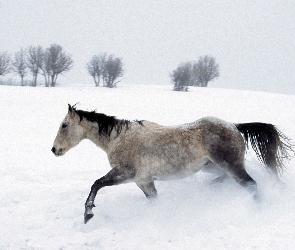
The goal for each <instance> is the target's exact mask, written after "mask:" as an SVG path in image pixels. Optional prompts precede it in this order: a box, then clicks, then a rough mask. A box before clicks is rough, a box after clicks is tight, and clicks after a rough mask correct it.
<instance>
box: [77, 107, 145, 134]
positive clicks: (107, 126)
mask: <svg viewBox="0 0 295 250" xmlns="http://www.w3.org/2000/svg"><path fill="white" fill-rule="evenodd" d="M72 108H73V110H74V111H75V112H76V113H77V114H78V115H79V117H80V120H81V121H82V120H83V119H86V120H88V121H90V122H96V123H97V124H98V134H99V135H100V136H110V134H111V133H112V131H113V129H115V130H116V132H117V133H118V134H120V133H121V131H122V128H124V127H125V128H126V129H128V128H129V125H130V123H131V122H130V121H129V120H121V119H117V118H116V117H115V116H108V115H105V114H102V113H96V112H95V111H90V112H89V111H84V110H78V109H76V108H75V107H72ZM140 123H141V122H140Z"/></svg>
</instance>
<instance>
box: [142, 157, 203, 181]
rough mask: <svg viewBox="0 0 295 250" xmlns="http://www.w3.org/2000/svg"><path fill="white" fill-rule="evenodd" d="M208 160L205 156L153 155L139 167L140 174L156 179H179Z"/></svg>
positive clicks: (195, 170) (190, 173) (191, 172)
mask: <svg viewBox="0 0 295 250" xmlns="http://www.w3.org/2000/svg"><path fill="white" fill-rule="evenodd" d="M206 162H207V159H205V158H199V159H194V160H187V159H181V158H180V159H177V160H176V159H175V158H174V157H172V158H165V157H163V158H159V157H151V158H149V159H147V160H146V161H145V162H144V164H142V165H141V169H139V172H138V173H139V175H140V176H142V177H144V176H146V177H148V178H152V179H155V180H167V179H179V178H184V177H187V176H189V175H192V174H194V173H196V172H198V171H199V170H200V169H201V168H202V167H203V166H204V164H205V163H206Z"/></svg>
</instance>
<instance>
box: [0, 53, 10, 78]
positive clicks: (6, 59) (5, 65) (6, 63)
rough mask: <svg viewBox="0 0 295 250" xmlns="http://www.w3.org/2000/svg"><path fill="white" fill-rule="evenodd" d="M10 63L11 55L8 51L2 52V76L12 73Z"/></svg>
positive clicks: (0, 65) (0, 66) (0, 60)
mask: <svg viewBox="0 0 295 250" xmlns="http://www.w3.org/2000/svg"><path fill="white" fill-rule="evenodd" d="M10 62H11V59H10V56H9V54H8V53H7V52H6V51H5V52H0V76H4V75H6V74H8V73H9V72H10V70H11V67H10Z"/></svg>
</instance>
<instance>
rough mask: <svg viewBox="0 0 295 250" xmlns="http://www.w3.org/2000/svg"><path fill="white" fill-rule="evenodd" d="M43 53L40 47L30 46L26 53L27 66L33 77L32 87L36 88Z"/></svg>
mask: <svg viewBox="0 0 295 250" xmlns="http://www.w3.org/2000/svg"><path fill="white" fill-rule="evenodd" d="M43 57H44V52H43V49H42V47H41V46H36V47H34V46H30V47H29V48H28V52H27V66H28V68H29V70H30V71H31V73H32V75H33V83H32V86H33V87H36V86H37V76H38V74H39V71H40V68H41V67H42V62H43Z"/></svg>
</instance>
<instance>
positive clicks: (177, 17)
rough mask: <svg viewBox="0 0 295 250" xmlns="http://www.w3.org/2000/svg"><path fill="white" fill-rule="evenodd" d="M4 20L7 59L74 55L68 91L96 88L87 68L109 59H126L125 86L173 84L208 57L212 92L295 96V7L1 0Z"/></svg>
mask: <svg viewBox="0 0 295 250" xmlns="http://www.w3.org/2000/svg"><path fill="white" fill-rule="evenodd" d="M0 12H1V18H0V27H1V36H0V51H1V52H3V51H8V52H9V53H11V55H13V54H14V53H15V52H17V51H19V50H20V48H26V47H28V46H30V45H33V46H37V45H41V46H42V47H44V48H46V47H49V46H50V44H53V43H57V44H59V45H61V46H62V47H63V48H64V50H65V52H67V53H69V54H70V55H72V58H73V60H74V67H73V69H72V70H71V71H70V72H67V73H65V74H64V76H60V77H59V79H58V82H59V83H61V84H84V83H85V84H92V78H91V76H89V75H88V73H87V70H86V69H85V66H86V63H87V62H88V61H89V60H90V59H91V57H92V56H93V55H95V54H99V53H102V52H107V53H108V54H114V55H115V56H116V57H121V58H122V60H123V63H124V69H125V74H124V77H123V78H124V79H123V81H122V82H124V83H126V84H128V83H130V84H136V83H142V84H169V83H170V84H171V80H170V77H169V74H170V73H171V72H172V71H173V70H174V69H176V68H177V66H178V65H179V64H180V63H182V62H186V61H193V60H198V58H199V57H200V56H203V55H206V54H209V55H211V56H213V57H215V58H216V61H217V63H218V64H219V67H220V77H219V78H218V79H216V80H214V81H212V82H210V83H209V86H210V87H222V88H238V89H250V90H259V91H271V92H279V93H287V94H295V74H294V73H295V14H294V13H295V4H294V1H292V0H285V1H278V0H265V1H254V0H251V1H246V0H245V1H241V0H238V1H226V0H216V1H213V0H207V1H204V0H203V1H201V0H186V1H183V0H161V1H156V0H149V1H146V0H124V1H123V0H105V1H104V0H84V1H78V0H76V1H75V0H63V1H62V0H59V1H57V0H50V1H48V0H47V1H46V0H26V1H22V0H0ZM27 78H29V77H27ZM93 85H94V83H93Z"/></svg>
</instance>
